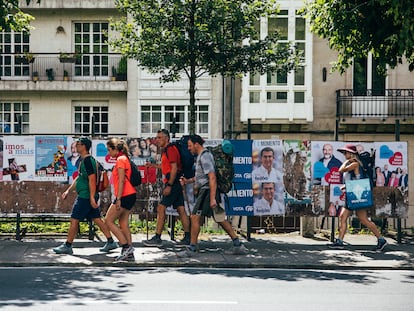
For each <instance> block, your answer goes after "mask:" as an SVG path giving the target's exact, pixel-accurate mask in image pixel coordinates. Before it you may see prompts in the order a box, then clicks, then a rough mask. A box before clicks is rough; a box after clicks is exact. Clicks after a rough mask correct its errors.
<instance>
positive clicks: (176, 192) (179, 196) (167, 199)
mask: <svg viewBox="0 0 414 311" xmlns="http://www.w3.org/2000/svg"><path fill="white" fill-rule="evenodd" d="M160 203H161V204H162V205H164V206H166V207H168V206H171V205H172V207H173V209H177V208H178V207H180V206H184V195H183V188H182V187H181V185H180V183H179V182H174V184H173V185H172V187H171V193H170V195H168V196H163V197H162V198H161V202H160Z"/></svg>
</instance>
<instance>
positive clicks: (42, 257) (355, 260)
mask: <svg viewBox="0 0 414 311" xmlns="http://www.w3.org/2000/svg"><path fill="white" fill-rule="evenodd" d="M163 238H164V239H165V240H164V242H163V246H162V247H161V248H157V247H151V248H150V247H145V246H144V245H143V244H142V240H145V239H146V235H144V234H141V235H134V236H133V241H134V248H135V262H128V263H115V262H114V257H116V256H117V255H118V254H119V251H120V249H116V250H114V251H112V252H111V253H108V254H107V253H101V252H99V248H100V247H102V245H103V244H104V243H103V242H99V241H89V240H86V239H77V240H75V243H74V248H73V250H74V254H73V255H56V254H55V253H54V252H53V250H52V248H53V247H55V246H58V245H60V244H61V243H62V242H64V241H65V239H64V238H59V239H44V238H42V239H41V238H36V239H33V238H27V239H24V240H23V241H21V242H19V241H16V240H12V239H5V238H2V239H0V266H3V267H7V266H128V267H160V266H161V267H213V268H288V269H301V268H306V269H339V268H343V269H407V270H414V241H412V240H408V241H404V243H402V244H397V243H396V241H395V240H393V239H391V238H387V241H388V243H389V245H388V246H387V247H386V249H385V251H384V252H382V253H376V252H375V251H373V248H374V246H375V244H376V239H375V237H374V236H371V235H350V234H348V235H346V237H345V241H346V242H347V243H349V244H350V245H349V246H348V247H347V248H346V249H344V250H332V249H329V248H328V247H327V244H328V243H329V241H328V240H326V239H322V238H320V239H318V238H313V239H309V238H303V237H301V236H300V235H299V234H298V233H291V234H276V235H253V236H252V240H251V241H250V242H248V241H243V243H244V244H245V246H246V247H247V248H248V250H249V252H248V254H246V255H226V254H225V253H224V250H226V249H227V248H229V247H230V246H231V242H230V240H229V239H228V238H227V237H226V236H208V237H207V238H204V240H202V241H201V242H200V253H199V254H198V255H197V256H196V257H194V258H188V259H182V258H179V257H177V256H176V252H177V251H180V250H182V246H179V245H177V244H176V243H175V242H173V241H170V240H168V236H163Z"/></svg>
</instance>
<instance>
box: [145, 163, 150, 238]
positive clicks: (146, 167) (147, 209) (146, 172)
mask: <svg viewBox="0 0 414 311" xmlns="http://www.w3.org/2000/svg"><path fill="white" fill-rule="evenodd" d="M145 176H146V177H147V208H146V216H145V218H146V225H147V240H148V239H149V235H148V217H149V197H150V192H149V178H148V166H146V165H145Z"/></svg>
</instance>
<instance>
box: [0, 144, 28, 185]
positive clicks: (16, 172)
mask: <svg viewBox="0 0 414 311" xmlns="http://www.w3.org/2000/svg"><path fill="white" fill-rule="evenodd" d="M34 159H35V139H34V137H33V136H4V137H3V181H20V180H34V172H35V168H34Z"/></svg>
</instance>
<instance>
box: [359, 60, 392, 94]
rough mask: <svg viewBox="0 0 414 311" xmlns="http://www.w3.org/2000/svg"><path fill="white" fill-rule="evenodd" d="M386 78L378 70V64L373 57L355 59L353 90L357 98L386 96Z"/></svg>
mask: <svg viewBox="0 0 414 311" xmlns="http://www.w3.org/2000/svg"><path fill="white" fill-rule="evenodd" d="M385 78H386V75H383V74H382V73H381V72H379V71H378V70H377V64H376V61H375V59H374V58H373V57H372V55H369V56H368V57H365V58H356V59H354V72H353V89H354V95H356V96H367V95H372V96H384V95H385Z"/></svg>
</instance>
